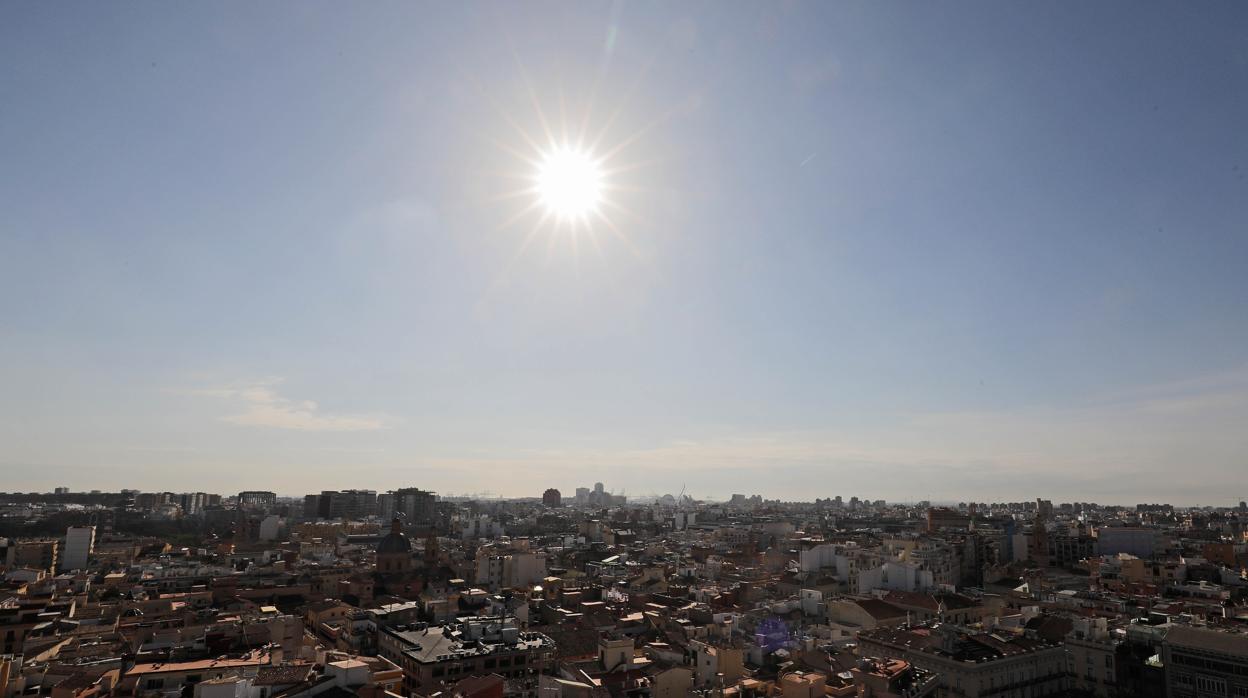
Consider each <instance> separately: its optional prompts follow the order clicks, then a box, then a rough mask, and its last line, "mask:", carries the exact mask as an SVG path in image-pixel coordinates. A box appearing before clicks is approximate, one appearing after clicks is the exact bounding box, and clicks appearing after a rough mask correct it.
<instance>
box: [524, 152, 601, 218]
mask: <svg viewBox="0 0 1248 698" xmlns="http://www.w3.org/2000/svg"><path fill="white" fill-rule="evenodd" d="M536 181H537V187H536V189H537V194H538V196H539V197H540V198H541V201H542V204H543V205H544V206H545V207H546V210H547V212H548V213H550V214H551V215H553V216H555V217H556V218H559V219H563V220H569V219H582V220H583V219H585V218H586V217H587V216H588V215H589V214H591V213H593V212H594V211H596V210H597V208H598V202H599V201H600V200H601V198H602V168H601V167H600V166H599V163H598V161H597V160H595V159H594V157H593V156H592V155H591V154H590V153H589V152H587V151H584V150H576V149H574V148H568V147H559V148H554V149H551V150H550V151H548V152H547V153H545V154H544V156H543V157H542V161H541V162H540V163H538V165H537V175H536Z"/></svg>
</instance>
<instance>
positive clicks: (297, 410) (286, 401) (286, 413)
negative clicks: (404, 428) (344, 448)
mask: <svg viewBox="0 0 1248 698" xmlns="http://www.w3.org/2000/svg"><path fill="white" fill-rule="evenodd" d="M280 382H281V379H274V378H271V379H266V380H263V381H257V382H255V383H250V384H242V385H233V386H225V387H214V388H200V389H196V390H191V391H188V392H189V393H190V394H191V395H196V396H200V397H212V398H219V399H224V400H231V401H234V402H236V403H239V404H241V406H242V411H241V412H239V413H237V414H231V415H226V416H224V417H221V421H223V422H229V423H230V424H236V425H238V426H244V427H264V428H269V429H292V430H296V431H376V430H378V429H385V428H387V426H388V425H387V420H386V419H385V418H384V417H382V416H379V415H367V414H327V413H325V412H322V411H321V410H320V407H319V406H318V405H317V404H316V403H315V402H313V401H312V400H294V399H291V398H287V397H283V396H282V395H280V394H278V392H277V390H276V386H277V384H278V383H280Z"/></svg>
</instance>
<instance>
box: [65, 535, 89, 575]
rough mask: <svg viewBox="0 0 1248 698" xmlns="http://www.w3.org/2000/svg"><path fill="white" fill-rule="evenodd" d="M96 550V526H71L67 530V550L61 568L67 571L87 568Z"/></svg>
mask: <svg viewBox="0 0 1248 698" xmlns="http://www.w3.org/2000/svg"><path fill="white" fill-rule="evenodd" d="M94 551H95V526H70V527H69V528H68V529H66V530H65V552H64V553H63V554H62V555H61V569H62V570H63V571H66V572H72V571H74V570H81V569H86V567H87V561H88V560H90V558H91V553H92V552H94Z"/></svg>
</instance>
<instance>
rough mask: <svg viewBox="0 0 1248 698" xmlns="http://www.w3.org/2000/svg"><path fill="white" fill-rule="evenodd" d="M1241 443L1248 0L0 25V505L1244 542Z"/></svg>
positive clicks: (673, 6)
mask: <svg viewBox="0 0 1248 698" xmlns="http://www.w3.org/2000/svg"><path fill="white" fill-rule="evenodd" d="M545 127H549V129H550V131H551V132H552V133H554V134H555V135H556V137H557V138H562V136H561V135H560V134H562V133H563V132H564V131H565V130H566V131H567V132H568V133H569V134H571V136H575V135H578V134H580V133H581V132H582V129H583V131H584V132H585V133H586V134H588V137H587V142H589V141H595V142H596V146H595V147H594V149H593V151H594V153H595V154H596V156H602V157H603V158H604V161H605V162H606V165H604V166H606V167H608V168H609V169H611V170H613V171H612V172H611V173H610V174H609V175H608V176H607V177H606V178H605V184H606V185H607V186H608V187H609V189H608V193H607V200H608V202H609V203H610V206H606V205H604V206H603V210H602V212H603V217H604V218H605V219H606V221H605V222H603V221H601V220H597V219H596V220H595V225H594V226H593V227H592V228H588V229H586V228H585V227H584V226H581V227H580V228H578V229H576V230H572V229H570V226H556V225H553V224H552V223H551V221H549V220H548V221H546V222H544V223H543V222H541V221H540V220H539V217H538V215H537V210H529V211H526V208H527V207H529V206H530V204H531V203H532V202H531V201H530V199H531V198H532V195H531V194H530V193H527V192H521V193H520V195H518V196H516V195H509V194H515V192H516V191H517V189H518V188H522V187H524V186H527V185H526V184H525V178H526V177H530V176H531V175H532V169H533V168H532V165H531V164H530V163H528V162H527V161H526V160H525V159H524V157H521V156H525V157H531V154H532V152H533V151H532V148H531V146H530V144H529V143H528V139H536V140H538V141H542V142H544V141H545V138H546V137H545V130H546V128H545ZM565 127H566V128H565ZM571 136H570V137H571ZM539 210H540V209H539ZM1246 427H1248V5H1246V4H1244V3H1242V2H1201V3H1177V2H1166V3H1136V2H1132V3H1118V2H1094V3H1082V2H1065V1H1063V2H1035V3H1022V2H1009V3H1002V2H984V3H972V2H945V3H912V2H908V3H903V2H861V3H859V2H855V3H850V2H817V3H809V4H803V3H779V2H775V3H747V2H718V1H717V2H708V3H693V2H688V3H684V2H682V3H648V2H647V3H642V2H629V3H618V4H610V3H601V2H566V3H515V2H504V3H499V4H486V3H467V4H459V3H361V4H351V5H347V4H342V3H322V2H299V3H295V2H266V3H155V2H127V3H100V2H96V3H88V2H78V3H74V2H64V3H39V2H7V3H3V4H0V474H2V476H3V477H2V478H0V489H7V490H23V491H25V490H39V491H44V490H48V489H50V488H52V487H54V486H58V485H67V486H71V487H74V488H84V489H88V488H101V489H117V488H119V487H134V488H139V489H144V490H153V489H156V490H165V489H167V490H173V491H187V490H206V491H212V492H223V493H231V492H235V491H238V490H240V489H244V488H254V489H273V490H275V491H278V492H280V493H283V494H301V493H304V492H312V491H319V490H321V489H325V488H343V487H368V488H374V489H379V490H384V489H387V488H392V487H398V486H423V487H427V488H431V489H434V490H437V491H439V492H442V493H483V492H491V493H494V494H500V495H508V496H538V495H540V493H541V491H542V490H544V489H545V488H546V487H550V486H555V487H558V488H560V489H562V490H564V491H565V492H568V491H571V490H572V489H573V488H574V487H576V486H578V485H584V486H588V485H592V483H593V482H594V481H598V480H600V481H602V482H604V483H606V485H607V488H608V489H614V490H615V491H616V492H620V491H626V492H627V493H628V494H629V495H639V496H641V495H649V494H651V493H664V492H677V491H679V490H680V488H681V487H682V485H684V486H687V488H688V492H689V493H691V494H693V495H695V496H704V495H716V496H727V495H729V494H731V493H733V492H742V493H747V494H752V493H760V494H763V495H765V496H768V497H782V498H791V499H807V500H809V499H813V498H814V497H817V496H834V495H836V494H841V495H843V496H845V497H849V496H852V495H858V496H868V497H871V498H881V497H882V498H887V499H893V500H915V499H937V500H948V499H952V500H967V499H975V500H981V501H983V500H987V501H999V500H1018V499H1024V498H1028V497H1035V496H1043V497H1051V498H1053V499H1057V500H1066V501H1070V500H1077V501H1098V502H1119V503H1133V502H1136V501H1163V500H1164V501H1171V502H1174V503H1178V504H1183V503H1208V504H1229V503H1232V502H1238V500H1240V499H1243V498H1246V497H1248V428H1246Z"/></svg>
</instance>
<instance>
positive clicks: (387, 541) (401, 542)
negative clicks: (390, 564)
mask: <svg viewBox="0 0 1248 698" xmlns="http://www.w3.org/2000/svg"><path fill="white" fill-rule="evenodd" d="M402 529H403V523H402V522H401V521H399V520H398V519H395V520H394V521H393V522H391V524H390V532H389V533H387V534H386V535H385V536H382V538H381V540H380V541H378V543H377V554H378V555H394V554H400V553H409V554H410V553H411V552H412V541H410V540H408V538H407V536H405V535H403V530H402Z"/></svg>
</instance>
